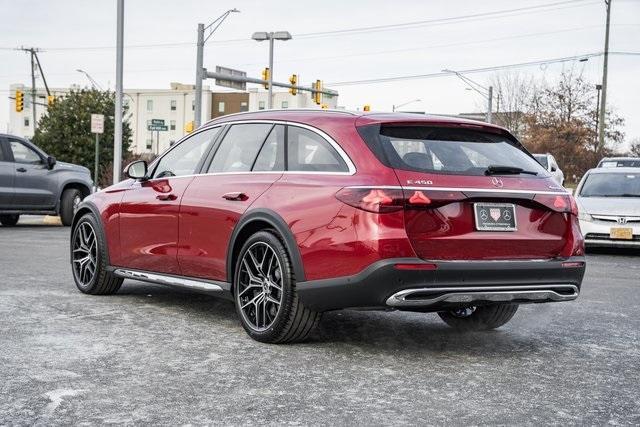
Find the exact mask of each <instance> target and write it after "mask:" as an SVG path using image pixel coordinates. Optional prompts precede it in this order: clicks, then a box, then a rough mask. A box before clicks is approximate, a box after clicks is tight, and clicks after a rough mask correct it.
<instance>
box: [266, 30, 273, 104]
mask: <svg viewBox="0 0 640 427" xmlns="http://www.w3.org/2000/svg"><path fill="white" fill-rule="evenodd" d="M268 96H269V102H268V103H267V108H268V109H269V110H271V109H272V108H273V37H269V95H268Z"/></svg>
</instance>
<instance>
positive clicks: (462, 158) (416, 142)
mask: <svg viewBox="0 0 640 427" xmlns="http://www.w3.org/2000/svg"><path fill="white" fill-rule="evenodd" d="M368 128H369V129H363V128H361V129H360V134H361V135H362V137H363V138H364V139H365V141H366V142H367V145H369V147H370V148H371V149H372V150H373V151H374V153H375V154H376V155H377V156H378V158H380V159H381V160H382V161H383V163H385V164H387V165H388V166H391V167H393V168H396V169H402V170H410V171H419V172H427V173H443V174H456V175H484V174H485V172H486V171H487V168H488V166H501V167H502V166H504V167H514V168H520V169H523V170H525V171H530V172H535V173H536V174H537V175H538V176H547V173H546V170H545V169H544V168H542V166H540V164H539V163H538V162H536V161H535V160H534V159H533V158H532V157H531V156H530V155H528V154H527V153H525V152H524V151H522V150H521V149H520V148H518V147H517V146H516V145H515V143H514V142H513V141H511V140H509V139H508V138H506V137H503V136H500V135H494V134H490V133H485V132H478V131H475V130H469V129H455V128H434V127H425V126H381V127H377V126H375V131H374V129H372V128H374V127H368ZM378 129H379V130H378ZM376 132H377V135H376Z"/></svg>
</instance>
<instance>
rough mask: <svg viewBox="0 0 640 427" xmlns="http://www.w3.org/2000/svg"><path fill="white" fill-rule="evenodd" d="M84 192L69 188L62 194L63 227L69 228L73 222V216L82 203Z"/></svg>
mask: <svg viewBox="0 0 640 427" xmlns="http://www.w3.org/2000/svg"><path fill="white" fill-rule="evenodd" d="M82 199H83V197H82V192H80V190H78V189H76V188H68V189H66V190H64V192H63V193H62V197H61V198H60V220H61V222H62V225H64V226H65V227H68V226H70V225H71V223H72V222H73V215H74V214H75V213H76V208H77V207H78V205H79V204H80V202H81V201H82Z"/></svg>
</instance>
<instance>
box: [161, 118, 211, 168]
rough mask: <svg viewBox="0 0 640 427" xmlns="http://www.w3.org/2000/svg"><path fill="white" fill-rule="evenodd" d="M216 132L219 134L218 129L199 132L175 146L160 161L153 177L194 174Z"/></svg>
mask: <svg viewBox="0 0 640 427" xmlns="http://www.w3.org/2000/svg"><path fill="white" fill-rule="evenodd" d="M218 132H220V128H219V127H218V128H214V129H209V130H206V131H203V132H199V133H197V134H195V135H193V136H191V137H190V138H187V139H185V140H184V141H182V142H181V143H180V144H178V145H175V146H174V147H173V148H172V149H171V151H169V152H168V153H167V154H165V155H164V157H162V159H160V162H159V163H158V166H157V167H156V169H155V171H154V174H153V177H154V178H163V177H170V176H182V175H191V174H193V173H195V170H196V167H197V166H198V163H199V162H200V160H202V157H203V156H204V155H205V153H206V152H207V150H208V149H209V147H210V146H211V143H212V142H213V140H214V139H215V137H216V135H217V134H218Z"/></svg>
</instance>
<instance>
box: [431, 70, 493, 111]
mask: <svg viewBox="0 0 640 427" xmlns="http://www.w3.org/2000/svg"><path fill="white" fill-rule="evenodd" d="M442 72H443V73H451V74H455V75H456V76H457V77H458V78H459V79H460V80H462V81H463V82H465V83H466V84H468V85H469V87H470V88H471V89H472V90H474V91H476V92H478V93H479V94H480V95H482V96H483V97H484V98H486V100H487V114H486V118H485V120H486V122H487V123H491V120H492V119H493V117H492V113H491V111H492V110H493V86H489V87H485V86H482V85H481V84H480V83H478V82H476V81H473V80H471V79H470V78H469V77H466V76H463V75H462V74H461V73H459V72H457V71H455V70H450V69H448V68H445V69H444V70H442Z"/></svg>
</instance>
